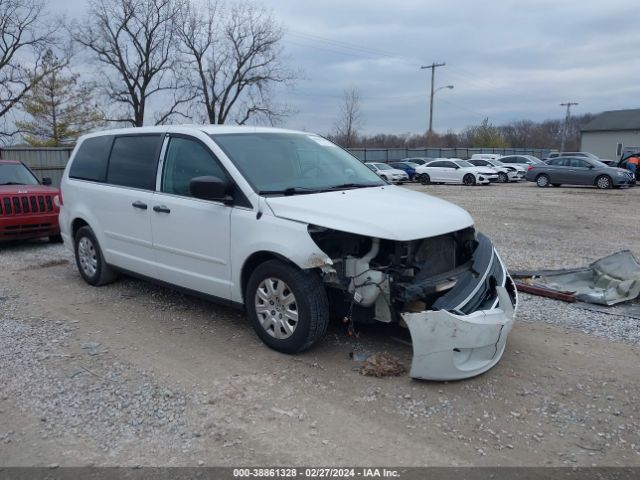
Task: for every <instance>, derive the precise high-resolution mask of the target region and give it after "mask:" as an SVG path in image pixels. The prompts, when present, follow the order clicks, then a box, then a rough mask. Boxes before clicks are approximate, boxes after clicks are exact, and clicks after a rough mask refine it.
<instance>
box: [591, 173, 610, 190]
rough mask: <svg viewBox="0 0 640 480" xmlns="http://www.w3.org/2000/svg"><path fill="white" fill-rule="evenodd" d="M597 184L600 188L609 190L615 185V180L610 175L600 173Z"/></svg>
mask: <svg viewBox="0 0 640 480" xmlns="http://www.w3.org/2000/svg"><path fill="white" fill-rule="evenodd" d="M595 185H596V187H598V188H599V189H600V190H607V189H609V188H611V187H613V181H612V180H611V177H609V175H600V176H599V177H598V178H596V181H595Z"/></svg>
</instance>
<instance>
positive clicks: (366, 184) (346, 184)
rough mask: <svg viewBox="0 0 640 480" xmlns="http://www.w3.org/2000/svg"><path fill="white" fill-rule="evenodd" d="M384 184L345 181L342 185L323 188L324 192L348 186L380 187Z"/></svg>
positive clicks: (343, 188) (344, 188)
mask: <svg viewBox="0 0 640 480" xmlns="http://www.w3.org/2000/svg"><path fill="white" fill-rule="evenodd" d="M380 186H382V184H378V185H377V184H375V183H343V184H341V185H334V186H332V187H326V188H323V189H322V191H323V192H330V191H332V190H346V189H348V188H367V187H380Z"/></svg>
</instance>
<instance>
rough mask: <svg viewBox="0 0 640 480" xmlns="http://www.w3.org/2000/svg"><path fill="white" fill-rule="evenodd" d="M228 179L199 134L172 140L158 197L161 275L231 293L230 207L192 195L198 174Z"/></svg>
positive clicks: (155, 220)
mask: <svg viewBox="0 0 640 480" xmlns="http://www.w3.org/2000/svg"><path fill="white" fill-rule="evenodd" d="M201 176H215V177H218V178H221V179H224V178H227V175H226V173H225V171H224V170H223V169H222V167H221V166H220V163H219V162H218V159H217V158H215V156H214V155H213V153H212V152H211V151H210V150H209V149H208V148H207V147H206V146H205V145H204V144H202V143H200V142H199V141H198V140H197V139H196V138H193V137H188V136H183V135H180V136H178V135H174V136H171V137H169V138H168V144H167V145H166V149H165V156H164V162H163V167H162V174H161V182H160V183H161V184H160V189H159V191H157V192H156V193H155V194H154V196H153V201H152V205H153V207H152V208H151V230H152V235H153V246H154V250H155V253H156V260H157V265H158V272H159V277H160V279H161V280H163V281H165V282H169V283H172V284H175V285H179V286H181V287H185V288H188V289H190V290H195V291H198V292H202V293H206V294H208V295H213V296H216V297H220V298H230V295H231V288H230V285H231V265H230V254H229V234H230V218H231V209H232V207H229V206H227V205H224V204H223V203H220V202H213V201H208V200H200V199H197V198H193V197H192V196H191V192H190V190H189V183H190V181H191V179H192V178H194V177H201Z"/></svg>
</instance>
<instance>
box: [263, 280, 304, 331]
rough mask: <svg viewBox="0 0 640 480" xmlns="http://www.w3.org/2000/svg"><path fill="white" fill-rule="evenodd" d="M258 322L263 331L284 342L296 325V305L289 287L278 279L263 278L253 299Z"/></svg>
mask: <svg viewBox="0 0 640 480" xmlns="http://www.w3.org/2000/svg"><path fill="white" fill-rule="evenodd" d="M254 302H255V307H256V314H257V316H258V321H259V322H260V325H261V326H262V328H264V331H265V332H267V333H268V334H269V335H271V336H272V337H274V338H277V339H279V340H284V339H286V338H289V337H290V336H291V335H293V332H294V331H295V329H296V327H297V325H298V304H297V302H296V297H295V295H294V294H293V292H292V291H291V289H290V288H289V286H288V285H287V284H286V283H285V282H283V281H282V280H280V279H279V278H274V277H269V278H265V279H264V280H263V281H262V282H261V283H260V284H259V285H258V289H257V290H256V295H255V298H254Z"/></svg>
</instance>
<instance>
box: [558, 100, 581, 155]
mask: <svg viewBox="0 0 640 480" xmlns="http://www.w3.org/2000/svg"><path fill="white" fill-rule="evenodd" d="M573 105H578V103H577V102H567V103H561V104H560V106H561V107H567V116H566V117H564V127H563V128H562V140H561V142H560V152H561V153H562V152H564V144H565V141H566V139H567V130H568V129H569V117H571V107H572V106H573Z"/></svg>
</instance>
